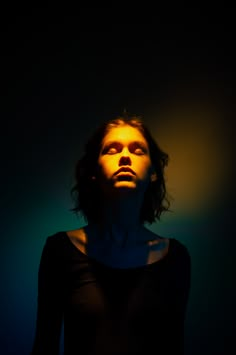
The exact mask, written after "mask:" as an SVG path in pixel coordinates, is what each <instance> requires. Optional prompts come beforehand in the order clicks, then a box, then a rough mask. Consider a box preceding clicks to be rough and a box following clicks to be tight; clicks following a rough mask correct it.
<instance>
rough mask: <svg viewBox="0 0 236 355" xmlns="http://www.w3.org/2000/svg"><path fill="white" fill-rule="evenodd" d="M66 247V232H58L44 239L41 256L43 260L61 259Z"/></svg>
mask: <svg viewBox="0 0 236 355" xmlns="http://www.w3.org/2000/svg"><path fill="white" fill-rule="evenodd" d="M65 246H66V232H65V231H60V232H56V233H54V234H51V235H49V236H47V237H46V240H45V242H44V245H43V250H42V256H41V258H42V259H44V260H47V259H49V258H50V259H54V260H55V259H57V258H61V257H62V256H63V254H64V250H65Z"/></svg>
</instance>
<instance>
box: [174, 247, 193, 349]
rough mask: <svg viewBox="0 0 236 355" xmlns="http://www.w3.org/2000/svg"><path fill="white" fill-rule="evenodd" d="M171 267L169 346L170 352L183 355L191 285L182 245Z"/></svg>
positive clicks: (187, 260) (186, 255)
mask: <svg viewBox="0 0 236 355" xmlns="http://www.w3.org/2000/svg"><path fill="white" fill-rule="evenodd" d="M175 260H176V262H175V266H174V267H173V280H172V281H173V287H174V289H173V292H174V294H173V297H174V300H175V301H174V309H173V318H172V321H171V324H169V329H170V332H171V334H172V339H173V340H174V339H175V340H174V341H173V342H172V344H171V341H170V344H169V346H170V347H171V351H172V352H174V353H178V354H184V348H185V341H184V340H185V336H184V334H185V319H186V314H187V306H188V300H189V294H190V286H191V285H190V284H191V257H190V254H189V252H188V250H187V248H186V247H185V246H184V245H183V244H182V245H181V248H180V250H179V252H178V255H176V258H175Z"/></svg>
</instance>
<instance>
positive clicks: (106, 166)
mask: <svg viewBox="0 0 236 355" xmlns="http://www.w3.org/2000/svg"><path fill="white" fill-rule="evenodd" d="M151 165H152V164H151V159H150V155H149V148H148V144H147V142H146V140H145V138H144V137H143V135H142V134H141V133H140V132H139V130H138V129H137V128H134V127H131V126H129V125H122V126H118V127H114V128H112V129H111V130H110V131H109V132H108V133H107V135H106V136H105V137H104V139H103V142H102V149H101V152H100V155H99V159H98V166H99V171H100V178H101V183H102V186H105V185H106V184H107V185H108V186H112V187H113V188H121V187H123V188H124V187H126V188H130V189H131V188H132V189H134V188H138V187H139V186H140V187H144V186H145V187H146V185H147V183H148V182H149V180H150V172H151ZM120 170H121V171H120Z"/></svg>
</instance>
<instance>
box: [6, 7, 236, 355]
mask: <svg viewBox="0 0 236 355" xmlns="http://www.w3.org/2000/svg"><path fill="white" fill-rule="evenodd" d="M234 12H235V11H234V9H233V8H231V7H228V8H227V6H226V7H219V8H216V7H215V5H214V8H207V7H206V6H203V7H202V8H200V7H191V8H190V7H188V8H187V7H183V8H180V7H178V8H176V9H173V8H171V5H169V6H168V5H167V6H166V8H161V7H158V6H157V7H156V8H155V7H154V6H153V8H148V7H143V6H141V5H135V8H133V9H130V8H126V7H125V6H123V7H122V6H118V5H117V6H110V7H106V8H103V7H89V6H88V7H78V8H77V9H75V8H74V9H68V8H56V7H55V8H52V6H51V7H50V8H49V7H47V8H46V7H45V8H42V7H36V6H35V7H33V6H32V7H27V6H25V7H22V6H19V8H16V7H14V8H11V7H10V6H9V7H8V8H4V9H2V11H1V105H0V114H1V155H2V158H1V168H2V169H1V171H2V172H1V205H2V212H1V216H2V222H1V225H2V231H3V232H2V234H1V255H0V257H1V264H2V266H1V271H2V282H1V286H2V287H1V309H0V310H1V317H0V318H1V320H0V322H1V323H2V324H1V326H0V329H1V330H0V332H1V344H0V347H1V348H2V349H0V352H1V354H3V355H5V354H18V355H21V354H22V355H23V354H29V352H30V349H31V346H32V342H33V336H34V327H35V315H36V297H37V270H38V264H39V258H40V255H41V250H42V246H43V244H44V241H45V238H46V237H47V236H48V235H50V234H53V233H55V232H56V231H59V230H66V229H72V228H75V226H77V225H79V224H81V223H83V222H82V221H80V220H79V221H78V220H77V219H75V217H74V216H72V214H71V213H70V212H69V211H68V209H69V208H70V207H72V206H71V200H70V196H69V188H70V187H71V183H72V180H73V167H74V163H75V161H76V159H77V158H78V156H79V155H80V154H81V152H82V149H83V144H84V142H85V141H86V139H87V138H88V136H89V135H90V133H91V132H92V131H93V129H94V127H95V126H96V125H97V124H99V123H100V122H103V121H104V120H106V119H109V118H111V117H114V116H116V115H117V114H120V113H122V111H123V110H124V109H126V110H127V111H128V112H130V113H136V114H139V115H142V116H143V117H144V118H145V120H146V122H147V124H149V126H150V127H154V128H153V129H155V130H156V128H158V127H160V131H161V128H162V127H165V131H167V132H168V127H172V129H173V127H178V130H176V133H175V130H174V131H173V132H172V140H173V137H174V140H175V142H176V144H177V146H182V145H184V137H185V127H186V129H187V125H186V124H185V123H181V125H178V121H177V119H176V122H175V112H178V115H179V112H182V111H183V107H184V108H186V107H188V110H189V107H190V108H191V107H194V108H196V107H199V106H201V107H206V106H207V107H208V106H209V105H210V108H211V113H212V112H216V113H217V115H218V116H219V117H220V119H218V121H217V120H215V118H214V114H213V115H212V114H211V117H210V118H209V119H208V121H207V128H208V129H209V132H213V135H215V137H216V138H217V139H215V140H214V142H216V143H214V144H215V145H214V147H216V146H218V147H220V152H221V153H220V154H221V155H220V157H221V159H220V163H221V165H220V168H221V174H222V176H223V178H222V180H221V183H220V184H218V183H217V185H216V182H214V180H215V178H216V177H215V176H214V174H212V175H210V170H209V169H206V170H205V171H204V173H205V174H206V175H205V178H206V179H207V177H210V178H211V179H212V184H213V185H214V184H215V185H214V186H217V190H218V191H217V193H215V194H214V198H213V197H212V196H211V197H210V198H209V199H206V201H207V203H204V202H205V201H201V202H202V205H201V204H200V207H199V205H198V207H197V208H195V209H194V208H192V209H191V211H190V212H189V206H186V205H185V206H184V207H183V205H184V203H183V204H182V205H181V206H180V207H178V205H177V208H176V210H177V211H176V215H175V216H176V217H175V216H171V217H168V218H166V220H165V219H164V223H163V224H161V225H160V226H157V227H156V228H157V229H156V230H157V231H161V233H165V234H166V235H170V236H172V237H175V238H177V239H179V240H181V241H182V242H184V243H185V244H186V246H187V247H188V248H189V251H190V254H191V256H192V265H193V276H192V288H191V294H190V301H189V309H188V315H187V323H186V354H189V355H190V354H191V355H195V354H199V353H201V354H202V355H203V354H207V355H210V354H214V355H215V354H230V353H231V352H230V350H229V349H230V346H231V345H232V343H233V324H234V319H233V316H234V314H233V307H234V304H235V301H234V297H235V283H234V278H233V270H234V267H235V261H234V260H235V259H234V257H233V253H234V250H235V241H234V238H235V237H234V228H233V225H234V223H233V221H234V218H235V213H234V210H233V207H234V197H235V189H234V183H233V177H232V172H233V164H232V163H233V159H232V158H233V141H234V138H233V133H234V115H233V105H232V103H233V88H234V77H235V64H234V63H235V61H234V56H233V53H234V47H235V37H234V21H235V20H234ZM179 106H181V110H182V111H181V110H179V111H178V109H179ZM169 108H172V111H171V112H172V115H169V116H168V118H167V114H166V112H167V111H168V110H169ZM175 110H176V111H175ZM188 110H187V112H189V111H188ZM185 111H186V110H185ZM190 111H191V110H190ZM192 111H193V110H192ZM203 111H204V110H203ZM168 112H169V111H168ZM173 112H174V113H173ZM200 112H202V111H201V110H200ZM158 117H159V118H158ZM176 117H177V113H176ZM193 117H195V116H194V115H193ZM199 119H200V121H201V122H205V121H204V118H201V117H200V118H199ZM191 120H192V121H191ZM219 120H220V126H218V128H217V131H216V133H217V134H216V133H214V132H215V131H214V129H215V127H216V122H219ZM188 122H190V126H191V125H192V126H191V127H192V131H194V127H195V126H196V122H197V119H196V117H195V118H191V117H189V118H188ZM190 126H188V132H189V127H190ZM191 127H190V128H191ZM203 127H205V126H203ZM219 127H220V128H219ZM155 132H156V131H155ZM180 132H181V134H180V135H179V133H180ZM192 135H193V138H196V137H195V136H194V132H192ZM160 138H162V139H163V142H164V138H163V137H162V136H161V135H160ZM202 139H203V138H202ZM211 139H213V138H211ZM198 140H199V142H200V146H201V137H200V136H199V137H198ZM190 141H191V136H190ZM212 141H213V140H212ZM205 145H206V141H205ZM208 146H209V149H210V148H212V147H213V145H210V144H209V145H208ZM183 150H184V151H185V150H186V151H187V150H188V146H184V148H183ZM214 152H215V150H214V149H212V156H214ZM173 155H174V150H173ZM196 155H197V157H198V159H199V161H201V159H202V156H200V154H198V152H197V151H196ZM173 160H174V159H173ZM191 164H192V165H194V164H195V162H193V161H191V162H189V166H191ZM187 165H188V164H187ZM177 170H178V169H177ZM184 171H185V172H186V173H187V171H189V167H188V166H186V164H185V170H184ZM184 171H183V175H184ZM203 180H204V178H203ZM213 185H212V186H213ZM177 188H178V185H177ZM195 188H196V186H195ZM188 189H189V190H187V191H189V192H190V193H191V187H190V188H189V187H188ZM183 190H184V189H183ZM186 195H187V196H188V194H186ZM199 195H201V189H200V190H199ZM180 198H181V196H180ZM186 201H187V200H186ZM203 205H204V206H203ZM202 207H203V208H202ZM154 228H155V226H154Z"/></svg>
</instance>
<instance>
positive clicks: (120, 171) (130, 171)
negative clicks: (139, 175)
mask: <svg viewBox="0 0 236 355" xmlns="http://www.w3.org/2000/svg"><path fill="white" fill-rule="evenodd" d="M119 173H131V174H133V175H136V174H135V172H134V171H133V170H132V169H130V168H128V167H127V168H125V167H122V168H120V169H119V170H117V171H116V173H115V175H118V174H119Z"/></svg>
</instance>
